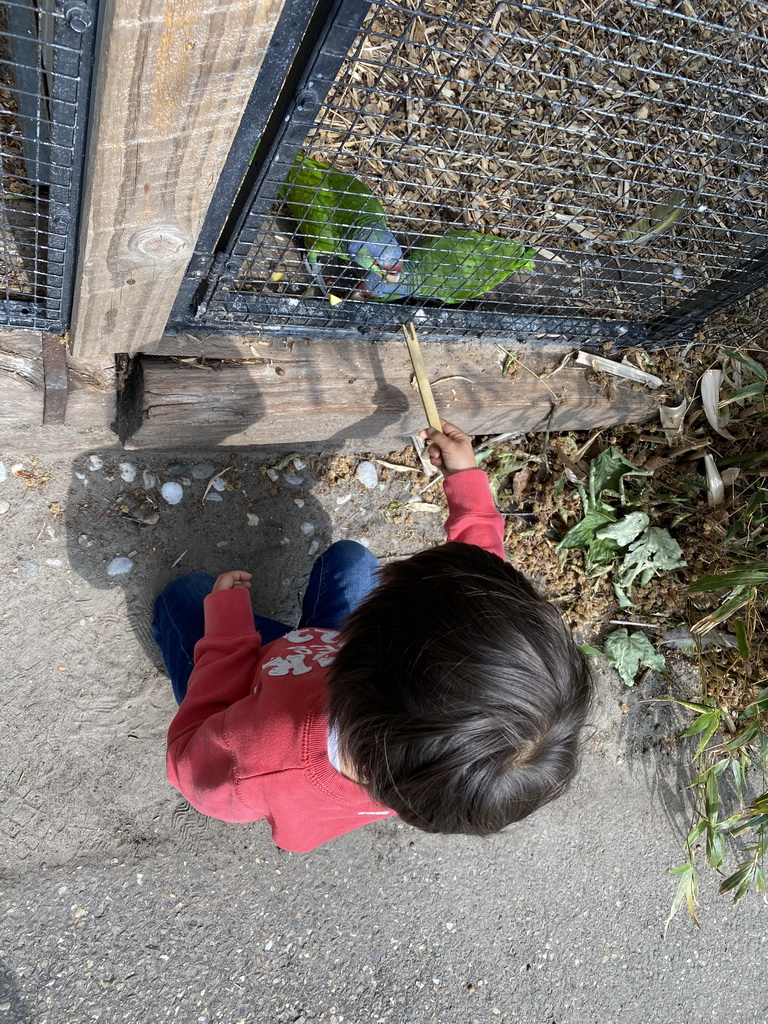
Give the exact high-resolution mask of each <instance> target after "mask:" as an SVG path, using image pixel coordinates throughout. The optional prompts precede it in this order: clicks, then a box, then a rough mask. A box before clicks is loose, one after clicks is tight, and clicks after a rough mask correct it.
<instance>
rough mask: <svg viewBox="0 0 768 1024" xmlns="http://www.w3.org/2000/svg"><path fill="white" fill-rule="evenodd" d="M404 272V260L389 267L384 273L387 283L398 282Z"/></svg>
mask: <svg viewBox="0 0 768 1024" xmlns="http://www.w3.org/2000/svg"><path fill="white" fill-rule="evenodd" d="M402 272H403V261H402V260H400V262H399V263H395V264H394V266H391V267H387V272H386V274H385V275H384V280H385V281H386V282H387V284H397V282H398V281H399V280H400V275H401V274H402Z"/></svg>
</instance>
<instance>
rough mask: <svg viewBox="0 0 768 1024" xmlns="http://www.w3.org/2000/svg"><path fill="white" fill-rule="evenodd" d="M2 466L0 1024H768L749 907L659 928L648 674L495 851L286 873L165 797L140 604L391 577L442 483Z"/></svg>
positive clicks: (158, 674)
mask: <svg viewBox="0 0 768 1024" xmlns="http://www.w3.org/2000/svg"><path fill="white" fill-rule="evenodd" d="M0 457H2V458H3V464H4V467H5V471H6V472H5V477H6V478H5V479H3V480H0V509H3V510H4V511H3V512H2V514H0V565H2V584H1V585H0V594H1V595H2V607H0V665H1V666H2V669H1V670H0V675H1V676H2V688H3V701H2V711H1V712H0V715H1V716H2V728H1V730H0V772H1V773H2V777H3V789H2V794H3V795H2V801H3V806H2V819H1V821H0V843H1V844H2V852H1V854H0V864H1V865H2V875H3V878H2V881H1V882H0V889H1V890H2V904H1V905H0V906H1V907H2V925H1V926H0V927H1V929H2V930H1V931H0V1021H8V1022H12V1024H22V1022H25V1024H26V1022H32V1021H34V1022H35V1024H38V1022H39V1024H59V1022H64V1021H66V1022H76V1024H79V1022H86V1021H94V1020H96V1021H103V1022H106V1024H111V1022H119V1021H128V1022H131V1024H135V1022H138V1021H147V1022H155V1021H157V1022H161V1021H166V1020H168V1021H179V1022H183V1024H187V1022H198V1021H199V1022H209V1021H210V1022H215V1021H222V1022H226V1024H261V1022H270V1024H271V1022H280V1024H282V1022H285V1024H308V1022H310V1021H311V1022H314V1021H325V1022H327V1024H342V1022H346V1024H378V1022H384V1021H386V1022H390V1021H392V1022H398V1024H399V1022H402V1021H413V1022H414V1024H426V1022H436V1024H474V1022H481V1021H482V1022H485V1021H489V1022H495V1021H499V1022H509V1024H512V1022H520V1024H523V1022H524V1024H592V1022H595V1024H597V1022H600V1024H606V1022H608V1024H614V1022H615V1024H652V1022H653V1024H655V1022H658V1024H680V1022H688V1021H727V1022H729V1024H753V1022H758V1021H763V1020H765V1019H766V1016H767V1015H768V986H767V985H766V977H767V976H768V975H767V972H766V941H765V930H766V929H765V908H764V906H763V904H762V902H761V901H760V900H758V899H757V898H755V897H752V896H750V897H748V898H747V899H745V900H744V901H743V903H742V904H740V905H739V906H738V907H736V908H732V907H731V905H730V903H729V902H728V901H727V900H726V899H724V898H723V897H720V896H718V895H717V893H716V884H715V882H716V880H715V879H713V878H712V877H711V874H710V873H707V872H706V871H705V870H704V869H702V870H703V879H702V894H701V904H702V905H701V911H700V916H701V923H702V927H701V930H697V929H696V927H695V926H694V925H693V923H692V922H691V920H690V919H689V918H688V917H687V914H686V912H685V911H681V912H680V914H679V915H678V916H677V918H675V920H674V921H673V922H672V923H671V925H670V927H669V930H668V932H667V935H666V938H665V937H664V921H665V918H666V914H667V910H668V907H669V903H670V900H671V897H672V895H673V884H672V882H671V881H670V879H669V878H668V877H666V876H665V871H666V869H668V868H669V867H672V866H674V865H676V864H677V863H679V862H680V860H681V854H680V847H681V841H682V837H683V835H684V834H685V831H686V828H687V821H688V814H689V807H688V794H687V792H686V788H685V787H686V784H687V782H688V781H689V778H690V776H689V772H688V769H687V767H686V765H685V755H684V753H683V752H682V751H681V749H680V748H679V746H678V743H677V740H676V737H677V735H678V733H679V731H680V728H681V725H680V719H679V718H678V717H677V715H676V714H675V713H674V712H673V711H672V710H671V707H670V706H669V705H667V704H657V703H653V702H650V701H649V700H648V698H649V697H651V696H653V695H654V693H661V692H662V690H661V689H660V688H659V689H658V690H656V691H654V690H653V689H650V688H649V687H650V686H653V680H650V681H649V683H647V684H645V687H644V689H643V690H642V692H637V693H636V692H634V691H632V692H630V691H627V690H626V689H625V688H624V687H623V686H622V685H621V684H620V682H619V681H618V679H617V678H616V677H615V676H614V675H613V674H612V673H610V672H601V673H599V675H598V691H599V700H598V703H597V706H596V708H595V711H594V714H593V721H592V725H591V727H590V730H589V731H588V733H587V734H586V736H585V749H584V764H583V770H582V772H581V774H580V776H579V778H578V780H577V782H576V783H575V785H574V786H573V788H572V789H571V791H570V792H569V793H568V794H567V795H566V796H565V797H563V798H562V799H560V800H558V801H557V802H555V803H554V804H552V805H550V806H549V807H547V808H545V809H544V810H542V811H540V812H539V813H537V814H536V815H534V816H532V817H531V818H529V819H527V820H526V821H524V822H522V823H520V824H519V825H517V826H515V827H513V828H511V829H510V830H509V831H508V832H507V833H506V834H505V835H502V836H498V837H495V838H493V839H490V840H475V839H467V838H462V837H439V836H429V835H425V834H422V833H419V832H417V831H415V830H413V829H411V828H408V827H406V826H404V825H401V824H398V823H397V822H395V821H387V822H380V823H377V824H373V825H370V826H368V827H366V828H365V829H362V830H359V831H357V832H355V833H352V834H350V835H348V836H345V837H342V838H341V839H338V840H336V841H335V842H333V843H331V844H329V845H327V846H325V847H322V848H320V849H318V850H316V851H315V852H313V853H310V854H307V855H297V854H287V853H284V852H281V851H279V850H278V849H276V848H275V847H274V846H273V845H272V843H271V840H270V837H269V831H268V829H267V827H266V826H265V825H264V824H263V823H256V824H253V825H240V826H232V825H225V824H222V823H219V822H215V821H209V820H207V819H205V818H202V817H201V816H200V815H198V814H197V813H196V812H194V811H191V810H190V809H189V807H188V805H186V803H185V802H184V801H183V800H182V799H181V798H180V797H179V795H178V794H177V793H176V792H175V790H173V789H172V788H171V787H170V786H169V785H168V784H167V783H166V781H165V776H164V737H165V731H166V728H167V726H168V723H169V721H170V718H171V716H172V714H173V710H174V704H173V700H172V697H171V693H170V689H169V686H168V684H167V680H166V678H165V676H164V675H163V673H162V671H161V669H160V667H159V665H158V661H157V657H156V653H155V652H154V650H153V647H152V641H151V637H150V635H149V631H148V623H149V614H150V613H149V609H150V606H151V600H152V597H153V596H154V594H155V592H156V591H157V589H158V588H159V587H160V586H162V584H163V583H164V582H165V581H167V580H168V579H170V578H172V576H173V575H175V574H178V573H181V572H183V571H189V570H191V569H193V568H205V569H209V570H210V571H212V572H214V573H216V572H220V571H223V570H225V569H229V568H246V569H250V570H252V571H253V572H254V603H255V604H256V606H257V607H258V609H259V610H261V611H262V612H264V613H265V614H268V615H272V616H273V617H277V618H281V617H284V618H285V619H286V620H288V619H290V618H291V617H292V616H295V614H296V612H297V608H298V601H299V597H300V593H301V590H302V586H303V583H304V581H305V580H306V578H307V576H308V573H309V567H310V565H311V561H312V557H313V554H314V552H315V550H317V549H318V548H319V547H320V546H321V545H325V544H327V543H328V542H329V541H330V540H333V539H337V538H339V537H352V538H353V539H357V540H360V539H362V540H364V541H366V542H367V543H368V544H369V545H370V547H371V550H373V551H374V552H375V553H376V554H377V555H379V556H381V557H384V558H390V557H398V556H400V555H402V554H406V553H408V552H410V551H414V550H417V549H419V548H420V547H423V546H424V545H425V544H431V543H435V542H436V541H438V540H439V539H440V537H441V535H442V515H441V512H440V511H439V510H438V511H429V510H428V509H427V510H424V509H421V510H418V511H407V510H404V509H403V506H404V505H405V504H406V503H407V502H408V501H413V500H418V501H419V502H421V503H426V504H439V500H437V498H436V493H437V491H439V488H437V489H436V488H434V487H433V488H432V489H431V490H429V491H427V492H426V493H424V494H419V493H418V492H419V491H420V490H421V488H422V487H423V486H424V483H425V480H424V478H423V477H422V476H420V475H419V474H417V473H398V472H395V471H393V470H388V469H386V467H382V466H380V465H377V471H378V473H379V477H380V482H379V484H378V485H377V486H376V487H374V488H373V489H372V490H366V489H365V488H364V487H363V486H362V485H361V484H360V483H359V482H357V481H356V480H355V478H354V476H353V473H354V470H355V468H356V466H357V464H358V462H359V458H357V457H351V458H349V459H348V460H346V461H345V460H339V459H336V460H334V461H333V462H331V463H329V462H328V461H327V460H324V459H318V460H315V459H312V458H310V457H309V456H307V455H306V454H305V455H303V456H302V461H300V462H299V463H298V464H295V463H289V464H288V465H287V466H286V467H285V468H284V469H282V470H280V471H279V473H278V474H277V476H278V479H277V480H272V479H270V476H269V475H267V474H266V472H265V471H264V470H265V467H264V464H263V463H264V458H265V453H261V452H254V451H250V452H242V451H241V452H239V453H238V454H237V455H236V456H234V457H233V458H232V459H231V460H230V459H229V453H228V452H222V451H217V452H214V453H209V454H205V453H195V455H194V457H193V458H190V455H189V453H188V452H187V453H185V454H184V455H180V456H179V457H178V458H174V457H173V456H169V455H168V454H167V453H152V452H148V453H143V452H142V453H130V454H129V455H125V454H124V453H119V452H116V451H115V450H114V449H113V448H104V449H98V448H97V449H88V450H85V451H82V452H80V453H78V454H77V455H74V456H70V455H64V454H58V455H53V456H42V455H41V456H38V457H37V459H36V458H35V455H34V452H30V451H29V450H27V451H19V450H17V451H13V452H6V453H5V454H4V455H2V456H0ZM273 462H274V459H272V460H270V461H269V462H268V463H267V464H268V465H272V463H273ZM121 463H122V464H123V465H121ZM227 467H229V468H228V469H227ZM224 469H227V471H226V473H225V474H224V475H223V476H222V477H220V478H219V479H220V480H222V481H225V483H224V490H221V491H218V490H215V488H214V487H211V489H210V491H209V495H208V498H207V499H206V500H204V501H203V500H202V498H203V494H204V491H205V489H206V487H207V485H208V482H209V481H210V479H211V478H212V477H213V476H214V475H215V474H216V473H219V472H220V471H222V470H224ZM145 474H148V475H145ZM2 475H3V474H2V471H0V477H2ZM272 475H273V476H274V475H275V474H274V473H273V474H272ZM151 478H154V481H153V480H152V479H151ZM166 482H176V483H179V482H180V483H181V486H182V489H183V497H182V499H181V502H180V503H179V504H178V505H173V506H172V505H169V504H167V503H166V502H165V501H164V499H163V498H162V497H160V494H159V490H158V488H159V487H160V485H161V484H163V483H166ZM216 486H221V484H218V485H216ZM212 495H213V496H215V497H217V498H220V499H221V500H211V496H212ZM117 558H122V559H129V561H130V563H131V566H130V569H129V571H128V572H127V573H123V574H117V575H110V574H109V572H110V568H111V571H112V572H114V570H115V568H116V567H117V568H119V567H120V565H121V564H122V565H123V566H125V564H126V563H114V560H115V559H117ZM174 562H176V563H177V564H176V565H175V566H174V565H173V563H174ZM622 704H623V705H624V708H622ZM627 708H628V710H627Z"/></svg>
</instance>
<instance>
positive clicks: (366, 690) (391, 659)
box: [153, 421, 590, 852]
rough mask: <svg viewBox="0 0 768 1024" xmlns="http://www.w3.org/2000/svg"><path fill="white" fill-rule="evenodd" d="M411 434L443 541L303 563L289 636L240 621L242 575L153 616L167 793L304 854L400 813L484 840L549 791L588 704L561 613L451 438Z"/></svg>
mask: <svg viewBox="0 0 768 1024" xmlns="http://www.w3.org/2000/svg"><path fill="white" fill-rule="evenodd" d="M442 427H443V429H442V431H438V430H435V429H433V428H429V429H427V430H424V431H422V432H421V436H422V437H423V438H424V439H425V441H426V442H427V444H428V446H429V454H430V459H431V461H432V463H433V465H435V466H437V467H438V468H439V469H440V470H441V471H442V473H443V476H444V478H445V482H444V486H445V493H446V497H447V500H448V509H449V514H448V520H447V522H446V527H445V528H446V533H447V536H448V542H447V543H445V544H442V545H440V546H438V547H436V548H433V549H431V550H428V551H423V552H421V553H419V554H416V555H412V556H411V557H409V558H406V559H403V560H401V561H397V562H394V563H392V564H390V565H387V566H384V567H382V568H380V567H379V566H378V564H377V562H376V559H375V558H374V556H373V555H372V554H371V553H370V552H369V551H368V550H367V549H366V548H365V547H363V546H362V545H361V544H357V543H356V542H354V541H337V542H336V543H335V544H332V545H331V547H330V548H329V549H328V550H327V551H326V552H325V553H324V554H322V555H321V556H320V557H319V558H318V559H317V561H316V562H315V564H314V566H313V569H312V573H311V576H310V580H309V584H308V586H307V591H306V594H305V596H304V601H303V607H302V615H301V619H300V621H299V624H298V626H296V627H291V626H289V625H285V624H283V623H279V622H275V621H274V620H272V619H266V618H263V617H262V616H258V615H256V616H254V614H253V611H252V609H251V602H250V594H249V590H250V587H251V574H250V573H247V572H243V571H240V570H235V571H233V572H226V573H224V574H223V575H221V576H219V577H218V579H215V580H214V578H213V577H212V576H209V575H208V574H206V573H192V574H190V575H188V576H184V577H182V578H181V579H179V580H176V581H175V582H174V583H172V584H171V585H170V586H169V587H167V588H166V590H165V591H164V592H163V593H162V594H161V595H160V597H159V598H158V599H157V602H156V604H155V617H154V621H153V632H154V635H155V639H156V640H157V643H158V645H159V646H160V649H161V651H162V653H163V658H164V661H165V664H166V667H167V669H168V673H169V675H170V677H171V681H172V685H173V689H174V694H175V696H176V699H177V701H178V702H179V710H178V712H177V714H176V716H175V718H174V719H173V722H172V723H171V727H170V730H169V733H168V752H167V766H168V778H169V780H170V782H171V783H172V784H173V785H174V786H175V787H176V788H177V789H178V790H179V791H180V792H181V793H182V794H183V795H184V796H185V797H186V799H187V800H188V801H189V802H190V803H191V804H192V806H193V807H196V808H197V810H198V811H201V812H202V813H203V814H208V815H210V816H211V817H214V818H220V819H221V820H223V821H231V822H248V821H256V820H258V819H260V818H266V820H267V821H268V822H269V825H270V827H271V829H272V837H273V839H274V841H275V843H276V844H277V845H278V846H280V847H282V848H283V849H285V850H293V851H297V852H306V851H308V850H311V849H313V848H314V847H316V846H319V845H320V844H321V843H325V842H328V841H329V840H331V839H333V838H335V837H336V836H340V835H343V834H344V833H345V832H349V831H350V830H352V829H354V828H359V827H360V826H362V825H365V824H367V823H368V822H370V821H377V820H378V819H380V818H386V817H389V816H392V815H398V816H399V817H400V818H401V819H402V820H403V821H405V822H408V823H409V824H411V825H413V826H415V827H416V828H419V829H422V830H423V831H426V832H444V833H464V834H468V835H478V836H485V835H490V834H491V833H495V832H498V831H500V830H501V829H503V828H504V827H505V826H506V825H508V824H510V822H513V821H518V820H519V819H521V818H524V817H525V816H526V815H528V814H530V813H531V812H532V811H535V810H536V809H537V808H538V807H541V806H542V804H545V803H547V802H548V801H549V800H552V799H553V798H554V797H557V796H559V795H560V794H561V793H562V792H563V790H564V789H565V787H566V786H567V785H568V783H569V781H570V780H571V778H572V777H573V775H574V773H575V771H576V766H577V755H578V745H579V731H580V729H581V727H582V725H583V723H584V719H585V716H586V713H587V710H588V707H589V701H590V683H589V675H588V671H587V668H586V664H585V659H584V657H583V655H582V654H581V652H580V651H579V650H578V648H577V647H576V646H575V644H574V643H573V641H572V639H571V637H570V635H569V633H568V630H567V629H566V627H565V625H564V623H563V622H562V620H561V618H560V616H559V614H558V612H557V611H556V610H555V608H554V607H553V606H552V605H551V604H549V602H547V601H546V600H545V599H544V598H543V597H541V595H540V594H538V593H537V591H536V590H534V588H533V587H532V586H531V585H530V583H528V581H527V580H526V579H525V578H524V577H523V576H522V575H521V574H520V573H519V572H517V571H516V570H515V569H513V568H512V567H511V566H510V565H509V564H508V563H507V562H506V561H505V556H504V549H503V524H504V520H503V518H502V517H501V515H500V514H499V513H498V511H497V510H496V507H495V505H494V502H493V499H492V497H491V493H490V488H489V486H488V480H487V477H486V475H485V473H484V472H483V471H482V470H480V469H477V468H476V463H475V457H474V452H473V450H472V444H471V441H470V439H469V437H467V435H466V434H464V433H463V432H462V431H461V430H459V428H458V427H455V426H453V425H452V424H450V423H448V422H446V421H442Z"/></svg>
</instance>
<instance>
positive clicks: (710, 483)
mask: <svg viewBox="0 0 768 1024" xmlns="http://www.w3.org/2000/svg"><path fill="white" fill-rule="evenodd" d="M704 469H705V470H706V471H707V501H708V502H709V504H710V505H712V506H715V505H722V503H723V501H724V499H725V487H724V486H723V478H722V477H721V476H720V472H719V470H718V468H717V465H716V464H715V460H714V457H713V456H712V455H705V456H704Z"/></svg>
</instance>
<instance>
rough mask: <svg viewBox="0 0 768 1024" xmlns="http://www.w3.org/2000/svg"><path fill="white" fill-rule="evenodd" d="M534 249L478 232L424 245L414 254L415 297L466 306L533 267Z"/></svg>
mask: <svg viewBox="0 0 768 1024" xmlns="http://www.w3.org/2000/svg"><path fill="white" fill-rule="evenodd" d="M535 254H536V253H535V250H534V249H527V248H526V247H525V246H524V245H522V244H521V243H520V242H511V241H507V240H506V239H504V238H496V237H495V236H494V235H482V234H480V232H478V231H449V232H448V233H447V234H445V235H441V236H439V237H437V238H429V239H426V240H425V241H423V242H422V243H421V244H420V245H419V246H418V247H416V248H415V249H414V251H413V252H412V253H411V255H410V258H409V260H408V263H409V265H410V271H411V275H412V277H411V281H412V287H413V292H412V294H413V295H415V296H417V297H419V298H423V299H441V300H442V301H443V302H448V303H452V302H466V301H467V300H469V299H477V298H479V297H480V296H481V295H485V293H486V292H489V291H492V290H493V289H494V288H496V287H498V285H500V284H501V283H502V281H505V280H506V279H507V278H508V277H509V275H510V274H514V273H515V272H516V271H519V270H528V269H531V268H532V267H533V265H534V264H533V256H535Z"/></svg>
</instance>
